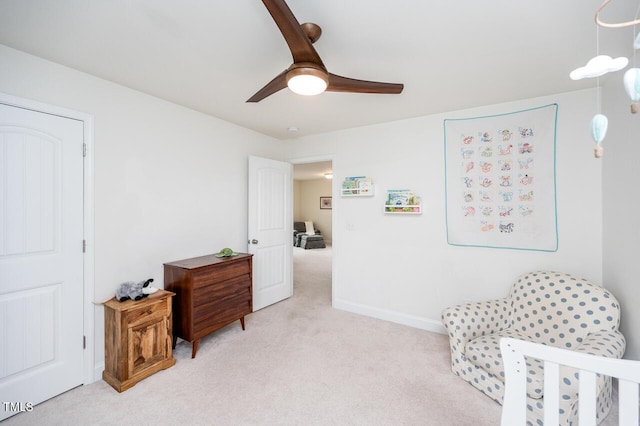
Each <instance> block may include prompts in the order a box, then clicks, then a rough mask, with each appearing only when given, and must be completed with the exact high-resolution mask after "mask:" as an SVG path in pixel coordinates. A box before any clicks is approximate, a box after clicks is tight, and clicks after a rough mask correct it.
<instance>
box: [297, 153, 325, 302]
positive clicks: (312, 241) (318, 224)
mask: <svg viewBox="0 0 640 426" xmlns="http://www.w3.org/2000/svg"><path fill="white" fill-rule="evenodd" d="M332 169H333V167H332V161H330V160H329V161H314V162H301V163H298V164H294V165H293V220H294V228H298V232H300V233H304V234H306V235H302V236H301V235H299V236H298V238H294V239H293V241H292V244H294V247H293V286H294V294H298V295H301V296H303V297H309V298H310V302H311V303H313V304H325V303H326V304H328V305H329V306H331V305H332V301H333V298H332V277H331V273H332V264H333V262H332V253H333V214H332V212H333V198H332V196H333V191H332V189H333V183H332ZM310 226H313V229H310V228H309V227H310ZM309 234H312V235H314V236H313V237H312V236H311V235H309Z"/></svg>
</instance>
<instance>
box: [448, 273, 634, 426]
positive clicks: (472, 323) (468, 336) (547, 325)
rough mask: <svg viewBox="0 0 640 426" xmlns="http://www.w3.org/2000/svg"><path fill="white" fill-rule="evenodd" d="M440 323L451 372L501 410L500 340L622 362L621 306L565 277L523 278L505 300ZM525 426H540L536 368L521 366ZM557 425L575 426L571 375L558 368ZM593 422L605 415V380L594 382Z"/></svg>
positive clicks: (460, 310)
mask: <svg viewBox="0 0 640 426" xmlns="http://www.w3.org/2000/svg"><path fill="white" fill-rule="evenodd" d="M442 322H443V324H444V327H445V329H446V330H447V333H448V334H449V345H450V347H451V369H452V370H453V372H454V373H455V374H457V375H458V376H460V377H462V378H463V379H464V380H466V381H468V382H469V383H471V384H472V385H473V386H474V387H476V388H477V389H479V390H480V391H482V392H484V393H485V394H486V395H488V396H489V397H491V398H493V399H494V400H495V401H497V402H498V403H500V404H502V400H503V397H504V369H503V365H502V356H501V355H500V339H501V338H502V337H512V338H516V339H521V340H527V341H532V342H536V343H542V344H545V345H551V346H555V347H558V348H563V349H570V350H574V351H578V352H585V353H589V354H593V355H600V356H604V357H610V358H622V355H623V354H624V349H625V339H624V336H623V335H622V334H621V333H620V332H619V331H618V325H619V323H620V305H619V304H618V301H617V300H616V298H615V297H614V296H613V294H611V293H610V292H609V291H607V290H606V289H604V288H602V287H600V286H597V285H595V284H593V283H591V282H589V281H587V280H585V279H581V278H576V277H573V276H571V275H569V274H563V273H557V272H547V271H539V272H532V273H527V274H523V275H521V276H520V277H518V279H517V280H516V282H515V283H514V285H513V286H512V288H511V291H510V293H509V296H508V297H507V298H505V299H498V300H492V301H487V302H478V303H468V304H463V305H457V306H452V307H449V308H446V309H445V310H444V311H443V312H442ZM527 366H528V367H529V371H528V375H527V408H528V414H527V424H529V425H542V415H543V411H542V407H543V402H544V395H543V387H544V376H543V374H544V373H543V364H542V362H540V361H538V360H536V359H533V358H527ZM560 377H561V387H560V393H561V402H560V419H561V424H562V425H577V416H578V407H577V401H578V397H577V394H578V380H577V371H576V370H572V369H570V368H568V367H563V369H562V370H561V372H560ZM597 406H598V413H597V418H598V422H600V421H602V420H603V419H604V418H605V416H606V415H607V414H608V413H609V409H610V408H611V379H610V378H608V377H599V378H598V400H597Z"/></svg>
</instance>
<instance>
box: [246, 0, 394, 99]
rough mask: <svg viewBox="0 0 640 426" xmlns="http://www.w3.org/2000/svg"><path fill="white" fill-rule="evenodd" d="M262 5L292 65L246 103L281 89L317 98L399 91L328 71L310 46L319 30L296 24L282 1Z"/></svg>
mask: <svg viewBox="0 0 640 426" xmlns="http://www.w3.org/2000/svg"><path fill="white" fill-rule="evenodd" d="M262 2H263V3H264V5H265V6H266V7H267V10H268V11H269V13H270V14H271V16H272V17H273V20H274V21H275V22H276V25H277V26H278V28H280V32H281V33H282V35H283V36H284V39H285V41H286V42H287V45H288V46H289V50H291V55H292V56H293V64H292V65H291V66H290V67H289V68H287V69H286V70H284V71H283V72H281V73H280V74H278V75H277V76H276V77H275V78H274V79H273V80H271V81H270V82H269V83H267V85H266V86H264V87H263V88H262V89H260V90H258V92H257V93H256V94H255V95H253V96H252V97H250V98H249V99H248V100H247V102H260V101H261V100H263V99H264V98H266V97H267V96H270V95H273V94H274V93H276V92H277V91H279V90H282V89H284V88H285V87H289V88H290V89H291V90H292V91H293V92H295V93H299V94H304V95H317V94H319V93H322V92H324V91H325V90H328V91H331V92H350V93H381V94H398V93H401V92H402V89H403V88H404V85H403V84H397V83H382V82H377V81H366V80H356V79H353V78H347V77H341V76H339V75H336V74H332V73H330V72H328V71H327V68H326V67H325V66H324V64H323V63H322V59H320V55H318V52H316V50H315V49H314V48H313V45H312V43H314V42H315V41H316V40H318V38H320V35H321V34H322V30H321V29H320V27H319V26H318V25H316V24H313V23H304V24H302V25H300V23H299V22H298V20H297V19H296V17H295V16H294V15H293V12H291V9H289V6H287V3H285V1H284V0H262Z"/></svg>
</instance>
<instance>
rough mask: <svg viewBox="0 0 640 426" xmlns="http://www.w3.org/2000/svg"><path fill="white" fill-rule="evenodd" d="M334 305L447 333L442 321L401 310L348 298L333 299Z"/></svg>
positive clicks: (358, 312)
mask: <svg viewBox="0 0 640 426" xmlns="http://www.w3.org/2000/svg"><path fill="white" fill-rule="evenodd" d="M333 307H334V308H336V309H341V310H343V311H347V312H353V313H354V314H360V315H365V316H368V317H373V318H378V319H381V320H385V321H390V322H395V323H398V324H402V325H408V326H409V327H414V328H419V329H421V330H427V331H431V332H434V333H440V334H447V333H446V331H445V329H444V326H443V325H442V323H441V322H440V321H435V320H432V319H428V318H422V317H417V316H415V315H407V314H403V313H400V312H395V311H389V310H386V309H380V308H374V307H371V306H367V305H361V304H359V303H353V302H349V301H346V300H336V299H334V301H333Z"/></svg>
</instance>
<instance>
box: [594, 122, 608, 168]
mask: <svg viewBox="0 0 640 426" xmlns="http://www.w3.org/2000/svg"><path fill="white" fill-rule="evenodd" d="M608 128H609V120H608V119H607V117H606V116H604V115H602V114H597V115H595V116H594V117H593V118H592V119H591V136H592V137H593V140H594V141H595V142H596V148H595V150H594V152H593V153H594V155H595V157H596V158H600V157H602V153H603V149H602V145H601V144H602V141H603V140H604V137H605V136H606V135H607V129H608Z"/></svg>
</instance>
